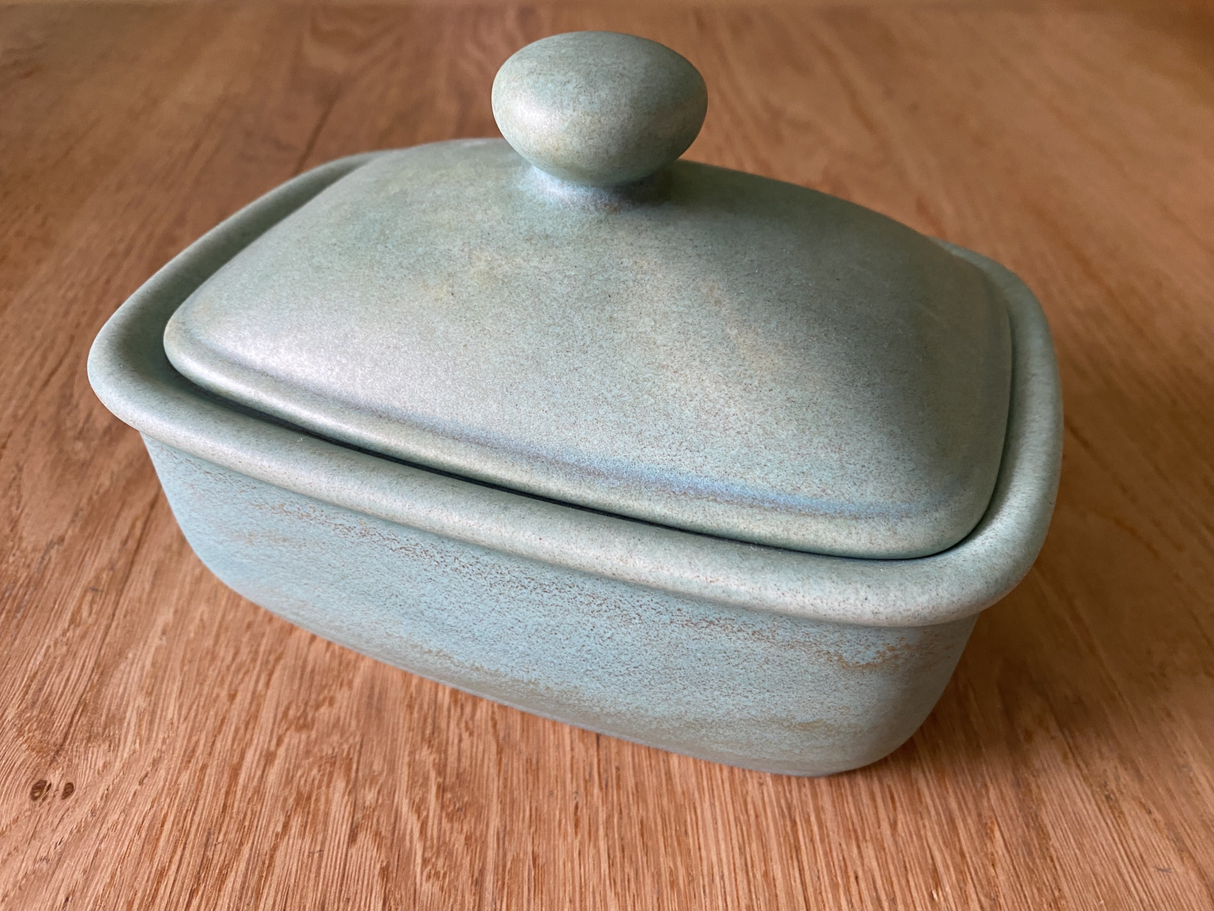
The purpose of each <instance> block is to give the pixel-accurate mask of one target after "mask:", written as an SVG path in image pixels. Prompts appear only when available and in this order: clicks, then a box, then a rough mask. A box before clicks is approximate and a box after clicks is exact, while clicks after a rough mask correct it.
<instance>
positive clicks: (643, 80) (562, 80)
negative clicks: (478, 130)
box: [493, 32, 708, 187]
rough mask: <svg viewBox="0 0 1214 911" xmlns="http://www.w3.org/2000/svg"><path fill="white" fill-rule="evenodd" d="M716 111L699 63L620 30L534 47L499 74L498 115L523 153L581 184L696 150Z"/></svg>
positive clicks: (623, 180)
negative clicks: (710, 107) (698, 138)
mask: <svg viewBox="0 0 1214 911" xmlns="http://www.w3.org/2000/svg"><path fill="white" fill-rule="evenodd" d="M707 110H708V89H707V88H706V87H705V86H704V80H703V78H702V77H701V76H700V74H699V72H698V71H697V70H696V68H695V67H694V66H692V65H691V63H689V62H688V61H687V60H686V59H685V58H684V57H681V56H680V55H678V54H676V53H675V52H674V51H672V50H671V49H670V48H668V47H665V46H663V45H661V44H658V43H657V42H656V41H648V40H646V39H645V38H637V37H636V36H635V35H621V34H618V33H616V32H569V33H567V34H564V35H553V36H552V37H551V38H544V39H542V40H540V41H536V42H535V43H534V44H529V45H527V46H526V47H525V48H523V49H522V50H521V51H519V52H518V53H516V54H515V55H514V56H513V57H511V58H510V59H509V60H507V61H506V62H505V63H503V64H502V68H501V69H500V70H498V71H497V78H496V79H494V80H493V116H494V117H495V118H496V120H497V125H498V128H499V129H500V130H501V131H502V135H503V136H504V137H506V141H507V142H509V143H510V145H512V146H513V147H514V150H515V151H516V152H518V153H519V154H520V155H522V156H523V157H524V158H526V159H527V160H528V161H529V162H531V163H532V164H533V165H535V166H536V167H537V168H539V169H540V170H542V171H546V172H547V173H549V174H551V175H553V176H554V177H559V178H561V179H562V180H568V181H572V182H573V183H579V184H585V185H590V186H598V187H613V186H620V185H622V184H628V183H634V182H635V181H638V180H642V179H644V178H646V177H648V176H649V175H651V174H654V173H655V172H657V171H659V170H661V169H662V168H663V167H665V166H666V165H668V164H670V162H672V161H674V160H675V159H676V158H678V157H679V156H680V155H682V154H683V152H685V151H686V150H687V147H688V146H689V145H691V143H692V141H693V140H694V139H695V138H696V134H697V133H699V132H700V126H701V125H702V124H703V123H704V114H705V113H706V112H707Z"/></svg>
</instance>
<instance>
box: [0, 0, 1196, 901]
mask: <svg viewBox="0 0 1214 911" xmlns="http://www.w3.org/2000/svg"><path fill="white" fill-rule="evenodd" d="M1186 7H1187V8H1186ZM576 28H598V29H616V30H621V31H630V32H638V33H640V34H643V35H646V36H648V37H651V38H654V39H656V40H659V41H663V42H665V43H666V44H669V45H670V46H672V47H674V48H675V49H676V50H678V51H679V52H680V53H681V54H683V55H685V56H686V57H688V59H690V60H692V61H694V62H695V64H696V65H697V66H698V67H699V68H700V69H701V71H702V72H703V73H704V75H705V76H706V77H707V78H708V79H709V80H710V81H711V83H712V85H713V98H712V105H711V109H710V111H709V115H708V119H707V121H706V122H705V126H704V130H703V131H702V133H701V135H700V138H699V139H698V140H697V142H696V144H695V145H694V146H693V147H692V149H691V150H690V151H689V152H688V156H689V157H690V158H693V159H695V160H697V161H705V162H709V163H712V164H717V165H722V166H724V167H729V168H738V169H744V170H748V171H756V172H759V173H762V174H765V175H767V176H771V177H777V178H779V179H782V180H790V181H793V182H795V183H799V184H803V185H806V186H814V187H819V188H822V189H827V190H829V191H830V192H832V193H836V194H838V195H840V196H843V197H845V198H848V199H851V200H853V201H856V202H859V203H862V204H864V205H867V206H870V207H873V208H876V209H878V210H880V211H882V212H884V213H886V214H888V215H891V216H893V217H895V218H897V219H899V220H900V221H903V222H906V223H907V224H909V225H911V226H912V227H914V228H915V229H916V230H919V231H921V232H924V233H927V234H931V235H934V236H938V237H945V238H948V239H949V240H952V241H955V242H957V243H960V244H963V245H965V246H967V247H970V248H973V249H976V250H980V251H982V252H984V253H987V254H988V255H990V256H992V257H994V258H996V259H998V260H999V261H1000V262H1004V263H1007V264H1008V265H1009V266H1010V267H1011V268H1012V269H1014V270H1015V272H1016V273H1017V274H1019V275H1021V276H1023V277H1024V278H1025V280H1026V282H1027V284H1028V285H1029V286H1030V287H1031V288H1032V289H1033V290H1034V292H1035V293H1036V294H1037V296H1038V297H1039V298H1040V299H1041V303H1042V306H1043V307H1044V308H1045V311H1046V313H1047V314H1048V316H1049V319H1050V326H1051V329H1052V330H1053V333H1054V339H1055V342H1056V344H1057V348H1058V359H1059V366H1060V368H1061V373H1062V381H1063V387H1064V390H1065V393H1066V406H1067V413H1066V445H1065V455H1064V463H1063V476H1062V485H1061V487H1060V490H1059V499H1058V508H1057V511H1056V513H1055V517H1054V521H1053V523H1052V525H1051V527H1050V532H1049V537H1048V539H1047V540H1046V543H1045V547H1044V548H1043V550H1042V552H1041V556H1040V558H1039V559H1038V560H1037V562H1036V563H1035V564H1034V565H1033V568H1032V570H1031V571H1030V572H1029V574H1028V576H1027V577H1026V578H1025V580H1024V582H1023V583H1022V584H1021V585H1020V586H1019V587H1017V588H1016V590H1015V591H1013V592H1012V593H1011V594H1010V595H1009V596H1008V597H1007V598H1005V599H1004V600H1003V601H1002V602H1000V603H999V604H998V605H996V606H994V607H992V608H990V609H989V610H987V611H984V612H983V613H982V615H981V616H980V618H979V620H978V623H977V625H976V626H975V628H974V632H973V634H972V636H971V638H970V641H969V643H968V645H967V646H966V649H965V652H964V654H963V655H962V658H961V661H960V663H959V665H958V667H957V671H956V673H955V674H954V675H953V678H952V680H951V681H950V683H949V684H948V686H947V687H946V688H945V691H944V694H943V696H942V697H941V699H940V702H939V703H938V704H937V706H936V708H935V710H934V711H933V712H932V714H931V715H930V716H929V717H928V719H927V721H926V722H925V723H924V725H923V727H922V728H920V730H919V731H918V732H917V733H916V734H915V735H914V736H913V737H912V738H911V740H910V741H909V742H908V743H907V744H906V745H905V746H903V747H902V748H901V749H899V750H897V751H896V752H895V753H894V754H893V755H892V756H890V757H888V758H887V759H885V760H882V761H881V762H879V763H876V764H874V765H871V766H867V767H865V768H863V769H860V770H858V771H856V772H851V773H848V774H844V775H835V776H830V777H827V778H794V777H790V776H783V775H768V774H765V773H760V772H752V771H747V770H743V769H738V768H734V767H730V766H725V765H721V764H718V763H712V762H703V761H700V760H696V759H691V758H689V757H686V756H682V755H679V754H675V753H670V752H667V751H664V750H655V749H649V748H646V747H642V746H637V745H636V744H632V743H628V742H626V741H623V740H620V739H618V738H615V737H608V736H598V735H595V734H593V733H590V732H588V731H585V730H582V729H579V728H575V727H571V726H569V725H565V724H560V723H557V722H553V721H548V720H545V719H542V718H539V717H537V716H535V715H531V714H527V713H524V712H520V711H516V710H514V709H511V708H507V707H504V706H502V705H499V704H496V703H494V702H491V701H489V700H485V699H480V698H477V697H474V696H469V695H466V694H464V693H461V692H460V691H458V690H455V689H453V688H450V687H446V686H442V685H440V684H436V683H433V682H431V681H429V680H426V679H424V678H421V677H418V676H415V675H413V674H408V673H405V672H403V671H400V670H397V669H395V668H392V667H389V666H388V665H386V664H383V663H381V662H379V661H375V660H372V659H369V658H366V657H364V656H361V655H358V654H356V653H355V652H353V651H351V650H349V649H345V648H342V647H340V646H336V645H332V644H330V643H328V642H325V641H324V640H322V639H320V638H318V637H316V636H313V635H311V634H310V633H308V632H306V631H304V630H302V629H299V628H298V627H296V626H294V625H293V624H290V623H287V622H286V621H283V620H281V619H279V618H278V617H275V616H274V615H272V614H270V613H269V612H268V611H265V610H262V609H261V608H258V607H257V606H256V605H254V604H252V603H250V602H249V601H247V600H245V599H244V598H242V597H240V596H239V595H237V594H235V593H234V592H232V591H231V590H230V589H228V588H227V587H226V586H224V585H223V583H221V582H220V581H219V580H218V579H216V578H215V576H214V575H213V574H212V573H211V572H210V571H209V570H207V569H206V567H204V566H203V565H202V563H201V562H200V561H199V560H198V558H197V557H196V556H195V555H194V553H193V551H192V550H191V548H190V546H189V545H188V544H187V543H186V541H185V540H184V538H183V537H182V535H181V532H180V531H179V529H178V526H177V524H176V522H175V520H174V519H173V515H172V512H171V511H170V509H169V506H168V503H167V501H166V499H165V496H164V493H163V491H162V489H161V486H160V484H159V482H158V480H157V477H156V473H155V471H154V470H153V467H152V464H151V461H150V460H149V458H148V454H147V451H146V449H145V448H144V445H143V443H142V441H141V440H140V438H139V434H138V433H136V432H135V431H133V430H131V429H130V427H128V426H127V425H125V424H123V423H122V422H121V421H119V420H117V419H116V418H114V417H113V415H112V414H110V413H109V412H108V411H107V410H106V408H105V406H103V405H102V404H101V403H100V402H99V401H97V399H96V397H95V395H94V394H93V392H92V390H91V389H90V387H89V384H88V380H87V378H86V376H85V360H86V356H87V353H88V348H89V345H90V344H91V343H92V340H93V338H94V337H95V336H96V334H97V331H98V330H99V328H100V327H101V325H102V324H103V323H104V322H105V321H106V320H107V319H108V318H109V317H110V315H112V313H113V311H114V310H115V309H116V308H117V307H118V305H119V304H120V303H121V301H122V300H124V299H125V298H126V297H128V296H129V295H130V294H131V293H132V292H133V291H135V290H136V289H137V288H138V287H139V286H140V285H142V284H143V283H144V282H145V281H146V280H147V278H148V277H149V276H150V275H151V274H152V273H153V272H154V271H155V270H156V269H158V268H159V267H160V266H161V265H162V264H163V263H165V262H166V261H168V259H169V258H171V257H172V256H173V255H174V254H176V253H177V252H179V251H180V250H181V249H183V248H184V247H185V246H186V245H187V244H188V243H190V242H192V241H193V240H194V239H195V238H197V237H199V236H200V235H201V234H202V233H203V232H205V231H206V230H208V229H209V228H211V227H212V226H213V225H215V224H218V223H219V222H220V221H221V220H223V219H224V218H226V217H227V216H228V215H230V214H231V213H232V212H235V211H236V210H237V209H239V208H240V207H241V206H243V205H245V204H246V203H248V202H249V201H250V200H253V199H256V198H257V197H259V196H261V195H262V194H263V193H265V192H266V191H267V190H269V189H271V188H272V187H274V186H277V185H278V184H280V183H282V182H283V181H284V180H287V179H289V178H290V177H291V176H292V175H293V174H295V173H298V172H301V171H304V170H307V169H308V168H310V167H314V166H315V165H317V164H319V163H321V162H324V161H328V160H330V159H333V158H338V157H340V156H342V155H347V154H350V153H353V152H357V151H359V150H361V149H371V148H400V147H405V146H411V145H415V144H417V143H421V142H429V141H433V140H443V139H451V138H458V137H464V136H485V135H490V134H492V132H493V129H494V125H493V117H492V113H491V111H490V110H489V105H488V93H489V87H490V85H491V83H492V81H493V76H494V73H495V72H496V70H497V68H498V67H499V66H500V65H501V63H502V61H504V60H505V59H506V58H507V57H508V56H509V55H510V54H511V53H513V52H514V50H515V49H516V48H518V47H521V46H522V45H523V44H525V43H526V42H527V41H530V40H534V39H536V38H539V37H542V36H543V35H546V34H551V33H553V32H557V31H567V30H569V29H576ZM0 35H3V39H2V41H0V45H2V48H0V62H2V65H0V110H2V111H3V116H0V199H2V204H0V339H2V340H3V341H2V342H0V348H2V349H3V350H2V353H0V389H2V390H3V394H2V395H0V490H2V491H3V493H2V494H0V669H2V670H3V673H2V674H0V907H3V908H4V909H5V911H9V909H44V908H47V909H57V908H64V907H65V905H66V908H67V909H68V911H72V909H77V908H88V909H111V908H121V909H125V908H128V907H134V908H137V909H143V908H150V909H158V911H186V909H189V911H230V909H233V908H239V909H245V908H253V907H258V908H266V909H280V908H287V909H313V908H318V907H319V906H321V905H325V906H327V907H329V908H355V909H364V908H365V909H387V911H412V909H427V911H430V909H433V911H507V909H508V911H514V909H526V911H568V909H571V908H573V909H586V911H620V909H627V911H676V909H688V908H691V909H696V911H725V909H730V911H736V909H740V908H754V909H763V911H767V909H779V911H800V909H810V908H812V909H815V911H854V909H857V908H861V909H869V908H874V909H883V908H897V909H899V911H941V909H953V908H956V909H966V911H968V909H1003V911H1007V909H1021V908H1027V909H1054V908H1065V909H1070V911H1086V909H1098V911H1143V909H1168V911H1211V909H1212V908H1214V763H1212V762H1211V759H1210V757H1211V756H1212V755H1214V701H1212V700H1211V699H1210V688H1211V682H1212V681H1214V599H1212V598H1211V597H1210V592H1211V591H1214V523H1212V521H1211V517H1212V516H1214V309H1212V308H1211V307H1210V306H1208V305H1207V303H1206V302H1208V301H1210V300H1214V271H1212V270H1211V269H1210V265H1209V264H1210V262H1211V261H1212V259H1214V183H1212V182H1211V181H1210V180H1209V179H1208V175H1209V174H1210V173H1214V118H1211V117H1209V116H1208V112H1209V110H1210V106H1211V103H1212V99H1214V72H1212V71H1211V69H1210V67H1209V60H1210V59H1211V58H1212V57H1214V20H1211V17H1210V14H1209V13H1208V12H1205V11H1198V9H1197V4H1196V3H1191V2H1187V0H1178V2H1171V0H1151V2H1146V0H1108V2H1101V3H1092V2H1082V0H1034V2H1032V3H1025V2H1019V0H957V2H952V3H940V2H936V0H931V2H919V0H806V2H799V3H797V4H795V5H793V4H781V5H780V6H779V7H772V6H770V5H768V4H765V3H764V2H761V0H712V2H705V3H699V2H694V3H687V4H685V5H684V4H682V3H680V4H679V5H678V6H677V7H671V6H670V5H668V4H666V3H663V2H654V3H648V4H643V5H642V4H629V5H628V6H627V7H624V8H618V7H605V6H595V5H590V4H583V3H577V4H573V3H562V4H560V5H551V4H548V3H546V2H544V0H540V2H535V3H527V4H525V5H519V4H512V3H509V2H504V3H495V4H490V3H480V4H476V5H475V6H458V5H455V4H450V3H445V4H424V5H422V4H416V5H414V4H410V5H409V6H408V7H394V6H393V5H392V4H391V3H388V2H383V3H375V4H358V3H350V4H348V5H347V6H346V7H345V8H338V9H335V8H320V7H317V6H314V5H308V6H303V5H298V4H291V5H289V6H274V5H272V4H269V3H256V4H240V5H236V4H197V3H189V4H181V5H164V4H115V5H102V6H90V5H87V4H85V5H73V4H55V5H25V6H22V5H17V6H12V5H9V6H0Z"/></svg>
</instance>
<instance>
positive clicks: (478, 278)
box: [165, 140, 1011, 558]
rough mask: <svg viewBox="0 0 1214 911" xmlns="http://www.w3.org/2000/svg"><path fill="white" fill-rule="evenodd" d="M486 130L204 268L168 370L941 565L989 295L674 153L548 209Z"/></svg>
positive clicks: (629, 499)
mask: <svg viewBox="0 0 1214 911" xmlns="http://www.w3.org/2000/svg"><path fill="white" fill-rule="evenodd" d="M533 174H534V171H533V170H532V169H531V168H530V167H528V165H527V164H526V162H525V161H523V160H522V159H521V158H520V157H519V156H518V155H517V154H515V153H514V152H513V151H512V150H511V149H510V147H509V146H508V145H506V144H505V143H504V142H501V141H491V140H490V141H462V142H454V143H437V144H434V145H429V146H421V147H418V148H414V149H408V150H405V151H403V152H389V153H386V154H384V155H382V156H380V157H379V158H377V159H376V160H375V161H372V162H369V163H368V164H367V165H365V166H364V167H362V168H359V169H358V170H357V171H356V172H354V173H352V174H350V175H348V176H347V177H345V178H343V179H342V180H341V181H339V182H337V183H335V184H334V185H333V186H331V187H329V188H328V189H327V190H325V191H324V192H323V193H321V194H320V195H318V196H317V197H316V198H315V199H314V200H312V201H310V202H309V203H308V204H307V205H306V206H303V207H302V208H301V209H300V210H299V211H298V212H296V213H294V214H293V215H291V216H290V217H289V218H286V219H284V220H283V221H282V222H281V223H279V224H278V225H276V226H274V228H272V229H271V230H270V231H268V232H266V234H265V236H264V237H261V238H259V239H258V240H257V241H256V242H254V243H253V244H251V245H250V246H249V247H248V248H247V249H246V250H243V251H241V253H240V254H238V255H237V256H235V257H234V258H233V259H232V261H231V262H230V263H228V264H227V265H225V267H224V268H223V269H221V270H220V271H219V272H217V273H216V274H215V275H214V276H213V277H212V278H211V279H209V280H208V281H207V282H205V283H204V284H203V285H202V286H201V287H200V288H199V289H198V290H197V291H196V292H195V293H194V294H192V295H191V296H190V298H189V300H187V301H186V302H185V304H183V305H182V307H181V308H180V309H179V310H178V312H177V313H176V314H175V315H174V316H173V319H172V320H171V321H170V322H169V326H168V329H167V331H166V334H165V347H166V349H167V350H168V353H169V359H170V360H171V361H172V363H173V365H174V366H175V367H176V368H177V369H178V370H179V371H181V372H182V373H183V374H184V375H185V376H187V377H188V378H190V379H191V380H193V381H194V382H195V383H198V384H199V385H200V386H203V387H204V388H207V389H210V390H211V391H213V392H215V393H216V394H217V395H221V396H223V397H224V398H227V399H230V400H234V401H239V402H241V403H242V404H244V405H247V406H248V407H250V408H255V409H257V410H258V411H260V412H263V413H267V414H273V415H275V416H277V417H279V418H282V419H284V420H287V421H290V422H292V423H294V424H297V425H299V426H301V427H304V428H306V429H309V430H311V431H313V432H316V433H319V434H322V435H324V436H326V437H329V438H332V439H338V440H342V441H344V442H347V443H351V444H353V445H356V446H360V447H362V448H365V449H369V450H373V451H375V452H380V453H384V454H386V455H390V456H394V457H396V458H400V459H405V460H408V461H410V462H413V463H417V464H421V465H426V466H430V467H433V468H438V469H442V470H444V471H448V472H451V473H453V474H458V475H460V476H461V477H471V478H477V479H479V480H482V481H485V482H487V483H491V484H497V485H500V486H502V487H508V488H510V489H513V490H521V491H525V492H527V493H531V494H535V495H537V496H543V497H547V498H550V499H554V500H560V501H562V502H566V503H577V504H580V505H583V506H590V507H593V508H595V509H600V510H603V511H604V512H610V513H613V514H618V515H627V516H632V517H634V518H638V519H644V520H646V521H649V522H657V523H660V524H663V525H670V526H674V527H677V528H683V529H687V530H690V531H698V532H703V533H706V534H714V535H719V536H722V537H728V538H731V539H734V540H740V541H751V542H754V543H758V544H768V545H772V546H775V547H788V548H792V549H795V550H803V551H811V552H815V553H831V554H839V555H841V556H856V557H879V558H893V557H898V558H904V557H918V556H925V555H927V554H932V553H937V552H939V551H941V550H944V549H945V548H947V547H950V546H952V545H953V544H955V543H956V542H957V541H959V540H960V539H961V538H963V537H964V536H965V535H967V534H968V533H969V532H970V530H971V529H973V527H974V526H975V525H976V524H977V522H978V520H979V519H980V518H981V517H982V514H983V512H985V510H986V507H987V504H988V503H989V502H990V497H991V491H992V490H993V489H994V486H995V477H996V475H997V474H998V471H999V460H1000V452H1001V451H1002V448H1003V435H1004V429H1005V428H1006V426H1007V403H1008V395H1009V388H1010V386H1009V384H1010V374H1011V344H1010V336H1009V328H1008V320H1007V313H1006V307H1005V306H1004V305H1003V304H1002V303H1001V302H1000V301H999V300H998V299H997V298H996V297H995V296H994V295H993V294H992V293H991V292H990V290H989V282H987V281H985V280H984V278H983V275H982V272H981V271H980V270H979V269H977V268H975V267H974V266H972V265H970V264H969V263H967V262H964V261H961V260H958V259H957V257H955V256H953V255H951V254H950V253H949V252H948V251H947V250H944V249H943V248H941V247H940V246H939V245H938V244H936V243H934V242H933V241H931V240H929V239H928V238H926V237H923V236H922V235H920V234H918V233H916V232H915V231H912V230H910V229H909V228H906V227H905V226H903V225H900V224H898V223H896V222H894V221H892V220H890V219H888V218H884V217H882V216H880V215H878V214H877V213H875V212H872V211H869V210H867V209H863V208H861V207H859V206H856V205H853V204H851V203H848V202H845V201H843V200H841V199H837V198H835V197H831V196H827V195H825V194H823V193H816V192H814V191H812V190H807V189H804V188H802V187H795V186H791V185H789V184H784V183H779V182H777V181H773V180H766V179H764V178H761V177H755V176H753V175H749V174H741V173H738V172H736V171H727V170H724V169H721V168H712V167H708V166H706V165H701V164H695V163H693V162H678V163H677V164H675V165H674V166H673V167H671V168H669V169H668V171H667V173H666V175H665V177H666V186H665V187H664V188H662V189H661V191H660V192H659V193H657V194H656V195H655V196H654V197H651V198H649V199H648V200H647V201H645V202H644V203H639V204H635V205H627V206H621V207H611V208H606V209H603V208H599V207H596V206H586V205H579V204H577V203H570V202H568V201H567V200H566V199H564V198H563V197H559V196H558V197H555V198H554V197H553V195H552V194H550V193H549V192H547V190H546V187H545V186H539V187H537V186H536V185H535V183H534V181H533V180H532V175H533Z"/></svg>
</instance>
